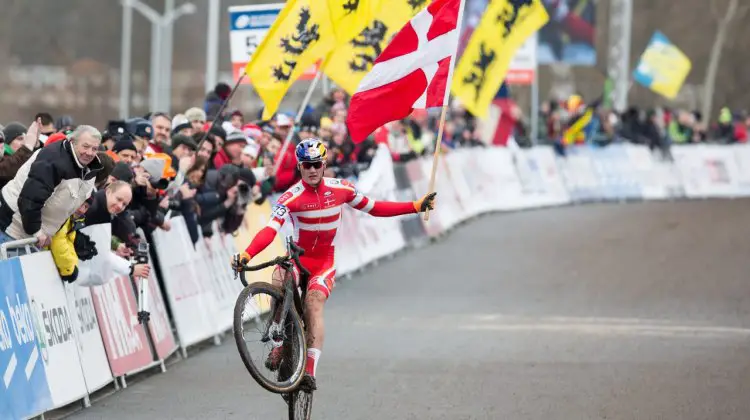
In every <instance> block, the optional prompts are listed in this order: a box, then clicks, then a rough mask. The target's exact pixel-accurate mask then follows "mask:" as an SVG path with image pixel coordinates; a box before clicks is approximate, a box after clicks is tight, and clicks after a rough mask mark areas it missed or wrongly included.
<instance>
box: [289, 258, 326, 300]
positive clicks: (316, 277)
mask: <svg viewBox="0 0 750 420" xmlns="http://www.w3.org/2000/svg"><path fill="white" fill-rule="evenodd" d="M299 260H300V262H301V263H302V265H303V266H304V267H305V268H306V269H307V270H308V271H309V272H310V279H309V280H308V282H307V291H308V292H310V291H312V290H317V291H319V292H321V293H323V295H324V296H325V297H326V299H328V297H329V296H331V291H332V290H333V288H334V287H336V264H335V261H334V257H333V253H331V255H329V256H322V257H321V256H316V257H307V256H302V257H300V258H299ZM276 269H277V270H278V267H277V268H276ZM294 271H295V275H296V277H297V280H299V278H300V275H299V269H298V268H297V266H296V264H295V267H294ZM298 285H299V283H298Z"/></svg>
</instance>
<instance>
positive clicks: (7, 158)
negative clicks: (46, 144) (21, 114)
mask: <svg viewBox="0 0 750 420" xmlns="http://www.w3.org/2000/svg"><path fill="white" fill-rule="evenodd" d="M13 124H18V123H11V124H8V127H4V128H3V130H2V132H0V137H2V138H3V139H4V141H7V140H6V139H8V136H6V134H5V133H6V130H7V129H8V128H10V129H11V130H8V134H9V135H13V134H14V133H13V130H14V129H13V127H12V126H13ZM18 125H20V126H21V127H23V125H21V124H18ZM15 131H17V130H15ZM23 131H24V133H25V134H26V136H24V137H22V139H23V141H22V143H21V146H20V147H18V148H17V149H16V150H12V147H11V146H10V145H9V144H8V143H3V144H2V145H1V146H2V147H3V150H0V189H2V188H3V187H4V186H5V184H7V183H8V182H10V180H11V179H13V178H14V177H15V176H16V173H18V170H19V169H20V168H21V166H23V164H24V163H26V161H27V160H29V158H30V157H31V155H32V154H33V153H34V150H35V149H36V148H37V147H38V144H39V142H38V141H37V140H36V138H37V136H38V134H39V126H38V124H37V123H36V122H33V123H32V124H31V129H30V130H29V131H28V132H26V128H25V127H23ZM14 140H15V139H14ZM6 146H7V148H6ZM9 151H10V152H9Z"/></svg>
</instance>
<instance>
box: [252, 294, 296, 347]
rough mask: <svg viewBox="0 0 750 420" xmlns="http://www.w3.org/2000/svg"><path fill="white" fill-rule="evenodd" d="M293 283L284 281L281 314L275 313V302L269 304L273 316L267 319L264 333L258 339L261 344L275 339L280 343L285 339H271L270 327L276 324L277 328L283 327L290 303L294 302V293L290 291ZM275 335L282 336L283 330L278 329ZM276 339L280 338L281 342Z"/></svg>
mask: <svg viewBox="0 0 750 420" xmlns="http://www.w3.org/2000/svg"><path fill="white" fill-rule="evenodd" d="M293 283H294V282H293V281H286V282H285V283H284V300H283V303H282V305H281V313H277V312H276V311H277V302H276V301H273V302H271V313H272V314H274V315H273V316H271V317H270V318H269V319H268V323H266V328H265V331H264V332H263V337H262V338H261V339H260V341H261V342H263V343H267V342H268V341H269V340H271V339H272V338H273V339H276V340H274V341H282V340H283V339H284V338H285V337H283V336H282V337H271V333H272V332H271V327H272V326H273V324H275V323H276V324H277V325H278V326H279V327H281V326H282V325H285V323H286V317H287V314H288V313H289V310H290V309H291V308H292V301H293V300H294V291H293V290H292V287H294V286H293V285H292V284H293ZM273 333H274V335H275V334H281V335H283V328H279V330H278V331H273ZM278 338H281V340H278Z"/></svg>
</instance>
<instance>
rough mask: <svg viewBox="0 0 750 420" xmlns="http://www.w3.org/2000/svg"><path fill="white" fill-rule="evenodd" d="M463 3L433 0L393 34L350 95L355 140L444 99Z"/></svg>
mask: <svg viewBox="0 0 750 420" xmlns="http://www.w3.org/2000/svg"><path fill="white" fill-rule="evenodd" d="M462 9H463V0H434V1H433V2H432V3H431V4H430V5H429V6H427V8H426V9H424V10H422V11H421V12H419V13H418V14H417V15H416V16H414V18H412V20H411V21H409V22H408V23H407V24H406V25H405V26H404V27H403V28H401V30H400V31H399V32H398V33H397V34H396V35H395V36H394V37H393V39H392V40H391V42H390V44H388V46H387V47H386V48H385V49H384V50H383V52H382V53H381V54H380V55H379V56H378V58H377V59H376V60H375V63H374V65H373V67H372V70H370V72H369V73H368V74H367V75H366V76H365V77H364V78H363V79H362V81H361V82H360V84H359V88H358V89H357V92H356V93H355V94H354V96H352V99H351V103H350V105H349V112H348V116H347V119H346V125H347V126H348V127H349V134H350V135H351V137H352V140H353V141H354V142H356V143H359V142H361V141H362V140H364V139H365V138H366V137H367V136H369V135H370V133H372V132H373V131H375V129H377V128H378V127H380V126H382V125H383V124H385V123H388V122H390V121H395V120H400V119H402V118H405V117H407V116H408V115H409V114H411V112H412V111H413V110H414V109H426V108H432V107H441V106H443V104H444V103H445V101H447V100H448V92H449V89H450V83H449V81H450V78H451V73H452V72H453V65H454V64H455V59H456V49H457V48H458V35H459V30H460V24H459V23H460V19H461V14H462V13H461V12H462V11H463V10H462Z"/></svg>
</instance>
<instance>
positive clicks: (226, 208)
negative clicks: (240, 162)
mask: <svg viewBox="0 0 750 420" xmlns="http://www.w3.org/2000/svg"><path fill="white" fill-rule="evenodd" d="M208 192H216V193H218V195H219V197H220V201H219V204H217V205H215V206H213V207H208V208H202V209H201V215H200V218H199V222H200V225H201V227H202V229H203V236H204V237H211V236H212V235H213V227H212V223H213V221H214V220H220V226H221V231H222V232H226V233H232V232H234V231H235V230H237V229H238V228H239V227H240V225H241V224H242V219H243V217H244V215H245V207H246V206H247V205H248V204H249V203H250V202H251V201H253V200H254V199H256V198H258V196H259V195H260V188H259V187H257V186H256V185H255V175H253V171H251V170H250V169H246V168H238V167H236V166H234V165H224V166H223V167H222V168H221V169H220V170H218V171H211V172H209V173H208V174H207V175H206V181H205V183H204V190H203V191H202V193H204V194H205V193H208Z"/></svg>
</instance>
